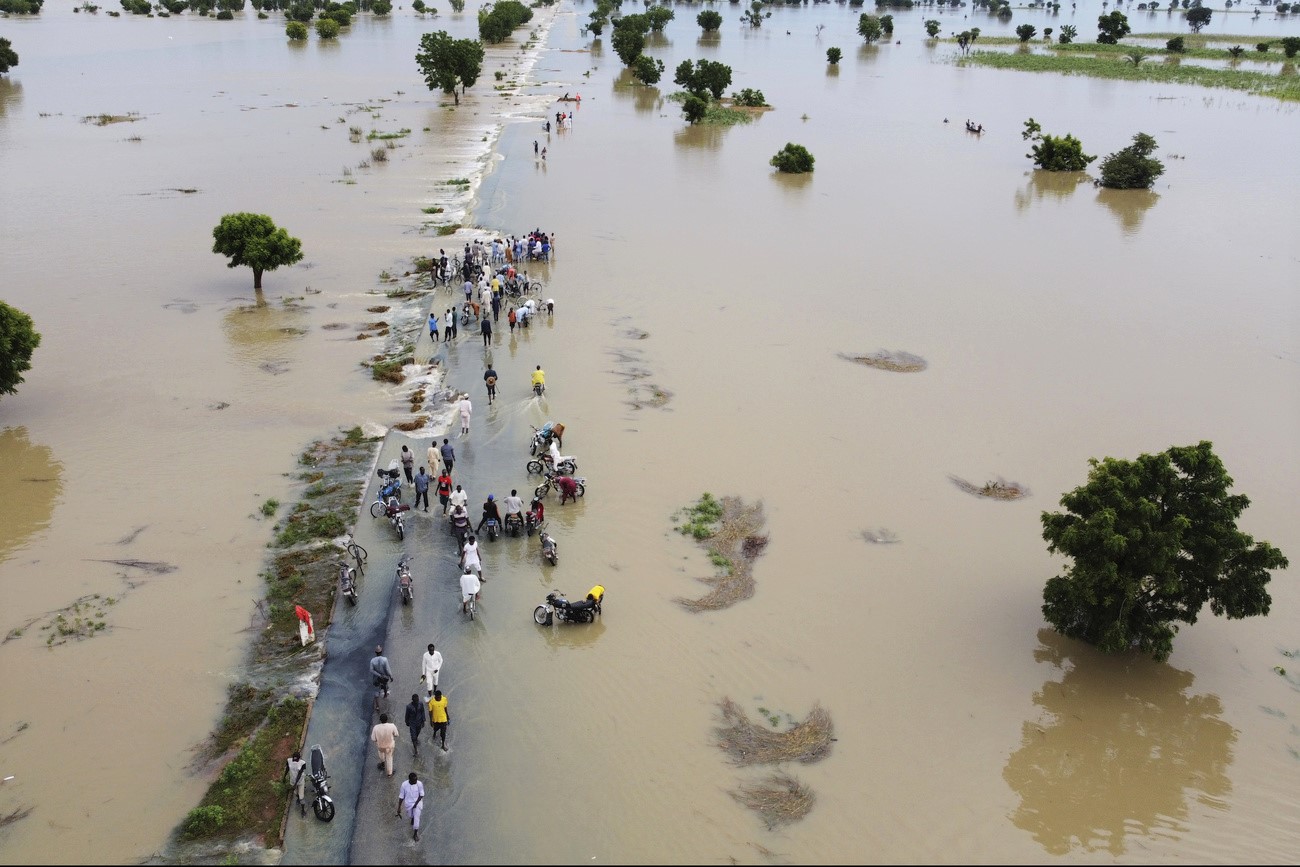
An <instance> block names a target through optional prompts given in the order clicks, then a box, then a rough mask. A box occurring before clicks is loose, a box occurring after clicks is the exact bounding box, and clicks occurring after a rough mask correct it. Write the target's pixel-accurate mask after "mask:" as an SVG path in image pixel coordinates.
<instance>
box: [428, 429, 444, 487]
mask: <svg viewBox="0 0 1300 867" xmlns="http://www.w3.org/2000/svg"><path fill="white" fill-rule="evenodd" d="M425 456H426V457H428V459H429V477H430V478H432V479H434V480H435V482H436V480H437V478H438V476H439V475H441V474H442V454H441V453H439V451H438V441H437V440H436V439H435V440H434V441H433V442H431V443H429V450H428V451H427V452H425Z"/></svg>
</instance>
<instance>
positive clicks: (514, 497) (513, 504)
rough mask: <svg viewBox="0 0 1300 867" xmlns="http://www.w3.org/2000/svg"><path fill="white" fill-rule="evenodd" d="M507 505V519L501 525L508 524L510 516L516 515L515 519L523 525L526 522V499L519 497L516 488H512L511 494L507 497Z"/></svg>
mask: <svg viewBox="0 0 1300 867" xmlns="http://www.w3.org/2000/svg"><path fill="white" fill-rule="evenodd" d="M505 507H506V519H505V521H503V522H502V524H501V526H503V527H504V526H506V522H508V521H509V520H510V516H511V515H514V516H515V520H516V521H518V522H519V525H520V526H521V527H522V526H523V523H524V501H523V500H521V499H520V498H519V492H518V491H517V490H515V489H514V488H511V489H510V496H508V497H506V499H505Z"/></svg>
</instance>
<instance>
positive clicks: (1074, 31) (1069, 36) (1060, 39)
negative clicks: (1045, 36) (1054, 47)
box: [1056, 24, 1079, 45]
mask: <svg viewBox="0 0 1300 867" xmlns="http://www.w3.org/2000/svg"><path fill="white" fill-rule="evenodd" d="M1078 35H1079V28H1077V27H1075V26H1074V25H1073V24H1062V25H1061V33H1060V35H1059V36H1057V37H1056V41H1057V43H1058V44H1060V45H1069V44H1070V43H1071V42H1073V41H1074V37H1076V36H1078Z"/></svg>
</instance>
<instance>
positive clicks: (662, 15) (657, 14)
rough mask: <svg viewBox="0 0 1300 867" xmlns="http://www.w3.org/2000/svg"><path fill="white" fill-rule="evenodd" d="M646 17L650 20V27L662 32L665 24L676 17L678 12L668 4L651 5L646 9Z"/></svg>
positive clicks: (656, 31)
mask: <svg viewBox="0 0 1300 867" xmlns="http://www.w3.org/2000/svg"><path fill="white" fill-rule="evenodd" d="M645 17H646V20H647V21H649V22H650V29H651V30H653V31H654V32H655V33H661V32H663V29H664V25H666V24H667V23H668V22H669V21H672V20H673V18H675V17H676V13H674V12H673V10H671V9H669V8H668V7H667V6H651V7H650V8H649V9H647V10H646V11H645Z"/></svg>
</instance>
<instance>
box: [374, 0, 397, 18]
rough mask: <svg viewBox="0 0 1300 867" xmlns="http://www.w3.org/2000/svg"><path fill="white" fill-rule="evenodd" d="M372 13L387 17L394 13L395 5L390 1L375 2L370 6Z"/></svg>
mask: <svg viewBox="0 0 1300 867" xmlns="http://www.w3.org/2000/svg"><path fill="white" fill-rule="evenodd" d="M370 11H371V12H373V13H374V14H375V15H387V14H388V13H390V12H392V11H393V4H392V3H391V2H390V0H373V2H371V4H370Z"/></svg>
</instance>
